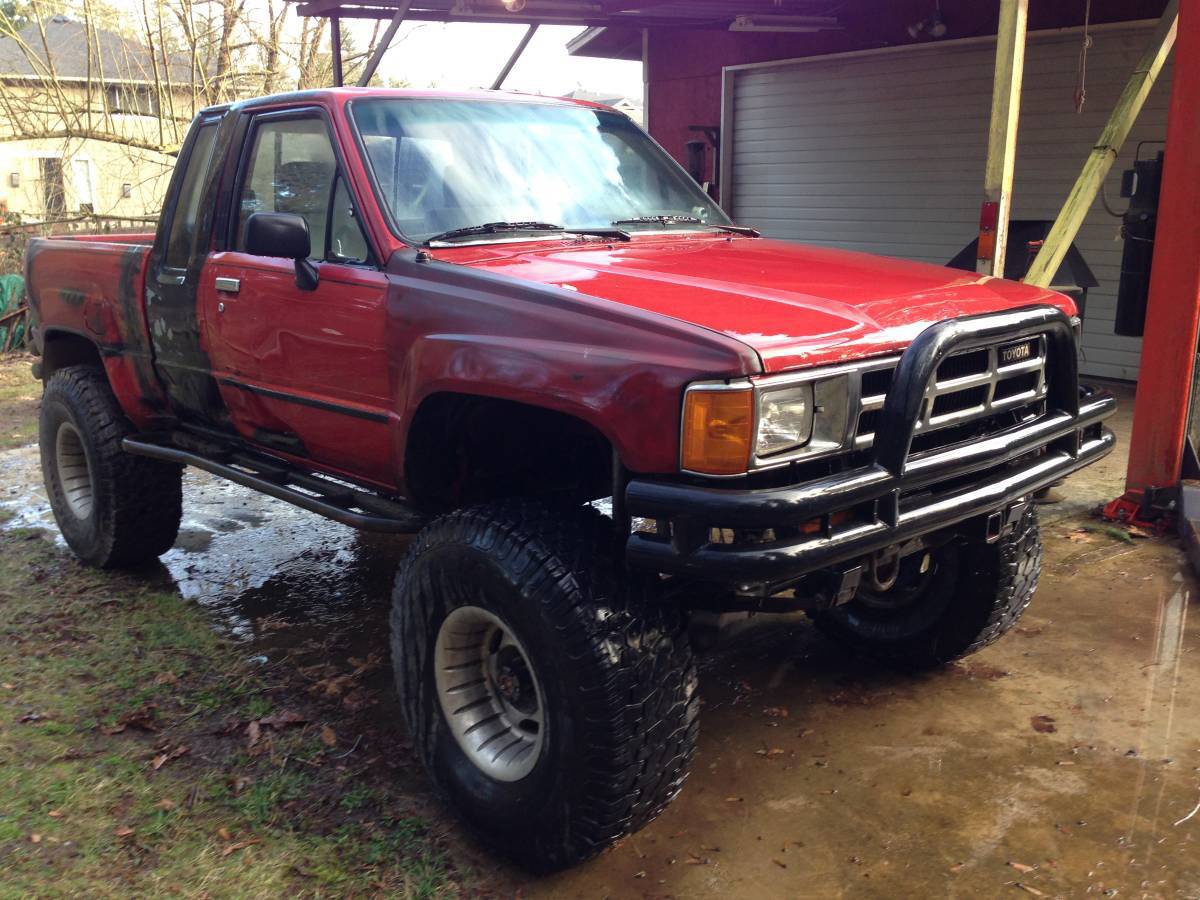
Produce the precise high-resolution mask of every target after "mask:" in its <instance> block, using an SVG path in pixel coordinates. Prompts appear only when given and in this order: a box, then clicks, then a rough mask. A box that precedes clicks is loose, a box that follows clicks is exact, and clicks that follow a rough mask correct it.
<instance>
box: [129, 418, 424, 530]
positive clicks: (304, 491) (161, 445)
mask: <svg viewBox="0 0 1200 900" xmlns="http://www.w3.org/2000/svg"><path fill="white" fill-rule="evenodd" d="M210 446H211V448H212V449H211V450H209V451H208V452H200V451H198V450H190V449H183V448H182V447H179V446H178V445H177V444H175V443H174V441H173V440H172V439H171V437H170V435H166V434H155V435H149V434H146V435H134V436H132V437H127V438H125V440H124V441H122V442H121V447H122V449H124V450H125V452H126V453H132V454H135V455H136V456H149V457H151V458H152V459H161V460H164V461H166V462H174V463H180V464H181V465H185V466H195V467H196V468H197V469H203V470H204V471H205V472H211V473H212V474H213V475H219V476H220V477H222V478H226V479H228V480H229V481H233V482H236V483H237V484H240V485H243V486H245V487H248V488H252V489H253V490H256V491H259V492H261V493H263V494H268V495H270V496H272V497H275V498H277V499H279V500H285V501H287V502H288V503H291V504H293V505H295V506H299V507H300V508H301V509H307V510H308V511H309V512H314V513H317V514H318V515H321V516H325V517H326V518H328V519H333V520H334V521H335V522H341V523H342V524H343V525H349V526H350V527H351V528H357V529H359V530H361V531H379V532H385V533H388V534H415V533H416V532H418V531H420V530H421V528H422V526H423V525H424V524H425V520H424V517H423V516H422V515H421V514H420V513H419V512H417V511H416V510H415V509H413V508H412V507H410V506H408V505H406V504H404V503H401V502H397V501H395V500H385V499H384V498H382V497H377V496H376V495H375V494H372V493H369V492H368V491H363V490H359V489H358V488H355V487H352V486H350V485H347V484H344V483H342V482H340V481H335V480H333V479H332V478H327V477H325V476H323V475H318V474H315V473H309V472H303V471H300V470H297V469H295V468H293V467H291V466H290V465H289V464H288V463H286V462H284V461H283V460H278V459H274V458H272V457H268V456H261V455H258V454H254V453H248V452H245V451H242V450H236V449H226V448H224V447H219V446H217V445H210ZM206 449H207V448H206Z"/></svg>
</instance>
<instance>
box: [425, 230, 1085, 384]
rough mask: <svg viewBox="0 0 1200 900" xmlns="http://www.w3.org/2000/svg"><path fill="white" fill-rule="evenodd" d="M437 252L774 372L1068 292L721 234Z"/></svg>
mask: <svg viewBox="0 0 1200 900" xmlns="http://www.w3.org/2000/svg"><path fill="white" fill-rule="evenodd" d="M437 256H438V258H439V259H443V260H445V261H447V262H454V263H458V264H462V265H470V266H473V267H477V268H481V269H487V270H489V271H492V272H495V273H497V274H503V275H508V276H511V277H513V278H520V279H523V280H525V281H533V282H537V283H539V284H547V285H554V286H557V287H562V288H566V289H568V290H576V291H579V292H580V293H582V294H588V295H590V296H593V297H600V298H603V299H605V300H611V301H615V302H618V303H624V304H626V305H628V306H633V307H637V308H639V309H644V310H649V311H651V312H655V313H659V314H660V315H664V316H670V317H671V318H674V319H680V320H682V321H685V322H691V323H694V324H696V325H700V326H702V327H704V328H708V329H711V330H713V331H719V332H722V333H724V334H727V335H729V336H731V337H733V338H736V339H737V340H740V341H743V342H744V343H746V344H748V345H749V346H751V347H752V348H754V350H755V351H756V352H757V353H758V354H759V356H761V357H762V361H763V367H764V369H765V370H766V371H768V372H777V371H781V370H784V369H791V368H795V367H797V366H806V365H815V364H821V363H830V362H838V361H841V360H845V359H860V358H863V357H866V356H872V355H876V354H880V353H891V352H895V351H897V350H901V349H903V348H904V347H906V346H908V344H909V343H911V342H912V340H913V338H914V337H916V335H917V334H918V333H919V332H920V331H921V330H922V329H924V328H925V327H926V326H928V325H931V324H933V323H934V322H939V321H942V320H944V319H952V318H957V317H959V316H967V315H973V314H976V313H986V312H996V311H1000V310H1006V309H1014V308H1016V307H1020V306H1029V305H1031V304H1036V303H1049V304H1053V305H1054V306H1058V307H1059V308H1061V309H1063V310H1064V311H1065V312H1067V313H1068V314H1074V312H1075V310H1074V307H1073V305H1072V303H1071V301H1070V299H1068V298H1067V297H1064V296H1063V295H1062V294H1058V293H1055V292H1053V291H1048V290H1045V289H1042V288H1035V287H1030V286H1029V285H1025V284H1019V283H1017V282H1014V281H1004V280H1002V279H998V278H988V277H985V276H980V275H975V274H974V273H971V272H963V271H960V270H957V269H947V268H944V267H942V266H934V265H928V264H925V263H914V262H905V261H903V260H898V259H892V258H890V257H885V256H871V255H868V254H866V253H851V252H849V251H845V250H832V249H827V248H823V247H813V246H805V245H800V244H791V243H787V242H784V241H774V240H766V239H761V238H759V239H755V238H741V237H733V238H726V237H723V236H717V237H713V236H709V235H707V234H705V235H703V236H689V237H680V236H671V237H635V238H634V239H633V241H631V242H629V243H617V244H611V245H610V244H605V243H598V242H596V241H586V242H585V241H571V242H562V243H554V244H547V243H545V242H539V243H521V244H503V245H495V244H493V245H487V246H479V247H464V248H461V249H451V250H440V251H437Z"/></svg>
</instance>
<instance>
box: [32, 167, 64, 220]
mask: <svg viewBox="0 0 1200 900" xmlns="http://www.w3.org/2000/svg"><path fill="white" fill-rule="evenodd" d="M38 164H39V166H40V168H41V173H40V174H41V176H42V210H43V211H44V213H45V216H46V218H47V219H51V220H52V219H56V218H59V217H61V216H62V215H63V213H65V212H66V211H67V198H66V185H65V184H64V179H63V161H62V160H61V159H60V158H58V157H57V156H43V157H42V158H41V159H39V160H38Z"/></svg>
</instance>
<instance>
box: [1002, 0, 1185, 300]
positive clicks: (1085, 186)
mask: <svg viewBox="0 0 1200 900" xmlns="http://www.w3.org/2000/svg"><path fill="white" fill-rule="evenodd" d="M1178 24H1179V0H1169V2H1168V3H1167V8H1166V9H1165V10H1163V15H1162V18H1161V19H1160V20H1159V22H1158V27H1157V28H1156V29H1155V30H1154V36H1153V37H1152V38H1151V39H1150V45H1149V46H1148V47H1147V48H1146V51H1145V53H1143V54H1142V58H1141V60H1139V61H1138V64H1137V67H1136V68H1135V69H1134V70H1133V74H1132V75H1131V76H1130V77H1129V82H1128V83H1127V84H1126V85H1125V90H1124V91H1123V92H1122V93H1121V97H1120V99H1119V100H1117V105H1116V106H1115V107H1114V108H1113V111H1112V115H1111V116H1109V117H1108V124H1106V125H1105V126H1104V131H1102V132H1101V133H1100V139H1099V140H1098V141H1096V146H1095V147H1093V148H1092V152H1091V155H1090V156H1088V159H1087V162H1085V163H1084V164H1083V171H1082V172H1080V173H1079V178H1078V179H1076V181H1075V186H1074V187H1073V188H1071V193H1070V194H1068V195H1067V200H1066V202H1065V203H1064V204H1063V207H1062V209H1061V210H1059V213H1058V218H1057V219H1055V220H1054V225H1053V227H1052V228H1051V229H1050V233H1049V234H1048V235H1047V236H1046V242H1045V243H1044V244H1043V245H1042V249H1041V250H1040V251H1039V252H1038V255H1037V258H1036V259H1035V260H1034V261H1033V265H1032V266H1030V267H1029V273H1028V274H1027V275H1026V276H1025V280H1026V281H1027V282H1028V283H1029V284H1036V285H1038V286H1040V287H1049V285H1050V280H1051V279H1052V278H1053V277H1054V275H1055V273H1057V272H1058V267H1059V266H1060V265H1062V261H1063V257H1064V256H1066V255H1067V250H1068V249H1070V247H1071V242H1072V241H1074V240H1075V236H1076V235H1077V234H1078V233H1079V227H1080V226H1081V225H1082V224H1083V220H1084V219H1085V218H1086V217H1087V214H1088V210H1090V209H1091V208H1092V203H1093V202H1094V201H1095V199H1096V195H1097V194H1098V193H1099V192H1100V186H1101V185H1102V184H1103V183H1104V179H1105V177H1107V175H1108V171H1109V169H1111V168H1112V165H1113V163H1114V162H1115V161H1116V159H1117V154H1118V153H1119V152H1120V150H1121V145H1122V144H1124V143H1125V139H1126V138H1127V137H1129V131H1130V129H1132V128H1133V123H1134V122H1135V121H1137V117H1138V113H1140V112H1141V111H1142V105H1143V104H1144V103H1145V102H1146V97H1147V96H1148V95H1149V93H1150V89H1151V88H1152V87H1154V81H1155V79H1157V78H1158V74H1159V73H1160V72H1161V71H1162V69H1163V66H1164V65H1165V64H1166V61H1167V58H1168V57H1169V56H1170V55H1171V48H1172V47H1173V46H1174V45H1175V31H1176V28H1177V26H1178ZM1191 27H1193V28H1194V27H1195V23H1192V26H1191Z"/></svg>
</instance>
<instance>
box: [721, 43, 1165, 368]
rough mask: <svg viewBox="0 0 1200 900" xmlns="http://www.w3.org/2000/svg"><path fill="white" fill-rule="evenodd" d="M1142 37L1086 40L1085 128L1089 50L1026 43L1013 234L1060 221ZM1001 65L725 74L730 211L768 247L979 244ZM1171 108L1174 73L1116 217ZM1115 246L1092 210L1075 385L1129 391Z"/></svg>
mask: <svg viewBox="0 0 1200 900" xmlns="http://www.w3.org/2000/svg"><path fill="white" fill-rule="evenodd" d="M1149 36H1150V31H1149V29H1148V28H1145V27H1128V26H1126V27H1122V28H1115V29H1114V28H1102V29H1099V30H1095V31H1093V35H1092V39H1093V42H1094V44H1093V47H1092V49H1091V51H1090V52H1089V55H1088V63H1087V80H1086V83H1085V86H1086V91H1087V94H1086V98H1087V99H1086V103H1085V105H1084V109H1083V112H1082V113H1076V111H1075V107H1074V101H1073V95H1074V93H1075V89H1076V79H1077V72H1078V67H1079V65H1078V64H1079V51H1080V45H1081V43H1082V34H1081V33H1080V32H1079V31H1076V30H1072V31H1067V32H1054V33H1035V34H1031V35H1030V36H1029V44H1028V50H1027V55H1026V61H1025V80H1024V88H1023V91H1022V97H1021V121H1020V131H1019V140H1018V148H1017V162H1016V181H1015V185H1014V191H1013V218H1018V219H1053V218H1054V217H1055V215H1056V214H1057V212H1058V210H1059V207H1060V206H1061V204H1062V201H1063V199H1064V198H1065V197H1066V195H1067V192H1068V191H1069V190H1070V187H1071V185H1072V184H1073V183H1074V180H1075V178H1076V176H1077V175H1078V173H1079V169H1080V167H1081V166H1082V165H1083V161H1084V159H1085V158H1086V157H1087V154H1088V152H1089V151H1090V150H1091V148H1092V146H1093V144H1094V142H1095V140H1096V138H1097V137H1098V136H1099V134H1100V131H1101V129H1102V128H1103V126H1104V122H1105V121H1106V119H1107V118H1108V114H1109V112H1110V111H1111V110H1112V108H1113V105H1114V104H1115V103H1116V100H1117V97H1118V96H1119V94H1120V93H1121V90H1122V88H1123V87H1124V85H1125V82H1126V80H1127V79H1128V77H1129V75H1130V73H1131V72H1132V71H1133V67H1134V64H1135V63H1136V61H1137V60H1138V58H1139V56H1140V55H1141V53H1142V51H1143V49H1144V48H1145V45H1146V41H1147V39H1148V38H1149ZM994 64H995V45H994V42H977V41H970V42H968V41H963V42H959V43H957V44H956V43H953V42H951V43H946V44H937V45H928V44H927V45H918V46H915V47H913V48H905V49H903V50H896V51H875V52H866V53H858V54H846V55H841V56H836V57H812V58H809V59H805V60H798V61H792V62H786V63H770V64H765V65H755V66H746V67H733V68H730V69H727V70H726V72H725V112H724V120H725V121H724V125H725V127H724V129H723V130H724V144H725V164H724V166H723V168H724V176H725V177H724V184H725V189H724V190H725V205H726V208H727V209H729V210H730V212H731V213H732V215H733V216H734V218H735V219H736V220H737V221H738V222H741V223H744V224H748V225H754V226H756V227H758V228H760V229H761V230H762V231H763V232H764V233H765V234H767V235H770V236H772V237H779V238H785V239H790V240H797V241H805V242H810V243H816V244H826V245H831V246H836V247H844V248H847V249H853V250H864V251H867V252H870V253H882V254H887V255H891V256H901V257H906V258H909V259H918V260H923V261H926V262H932V263H938V264H942V265H944V264H945V263H946V262H948V261H949V260H950V259H951V258H952V257H953V256H954V255H955V254H957V253H958V251H959V250H961V249H962V248H963V246H964V245H965V244H967V243H968V242H969V241H970V240H971V239H972V238H973V237H974V235H975V233H976V232H977V230H978V223H979V204H980V200H981V198H982V192H983V168H984V161H985V156H986V153H987V131H988V118H989V113H990V108H991V92H992V72H993V67H994ZM1169 94H1170V72H1169V71H1168V72H1166V73H1164V75H1163V77H1162V78H1160V80H1159V83H1158V84H1157V85H1156V86H1155V88H1154V90H1153V92H1152V93H1151V95H1150V98H1149V100H1148V101H1147V103H1146V106H1145V108H1144V109H1143V110H1142V114H1141V116H1140V117H1139V119H1138V122H1137V124H1136V125H1135V126H1134V129H1133V132H1132V134H1131V135H1130V138H1129V142H1128V143H1127V144H1126V146H1125V149H1124V150H1123V152H1122V154H1121V157H1120V159H1118V160H1117V162H1116V164H1115V166H1114V167H1113V170H1112V173H1111V175H1110V177H1109V179H1108V185H1107V192H1108V196H1109V198H1110V202H1111V205H1112V206H1113V207H1114V208H1115V209H1116V210H1117V211H1118V212H1119V211H1121V210H1122V209H1124V207H1125V204H1126V201H1124V200H1122V199H1121V198H1120V196H1119V194H1120V181H1121V172H1122V171H1123V170H1124V169H1126V168H1130V167H1132V162H1133V158H1134V153H1135V150H1136V149H1137V146H1138V144H1139V142H1143V141H1158V142H1161V141H1162V140H1163V139H1164V137H1165V135H1166V121H1167V104H1168V100H1169ZM1161 149H1162V144H1161V143H1157V144H1147V145H1146V146H1145V147H1143V148H1142V153H1143V155H1149V154H1153V153H1156V152H1158V151H1159V150H1161ZM1119 232H1120V220H1119V219H1117V218H1114V217H1112V216H1110V215H1109V214H1107V213H1106V212H1105V210H1104V207H1103V205H1102V203H1101V201H1100V200H1099V199H1097V201H1096V203H1095V205H1094V207H1093V209H1092V211H1091V213H1090V214H1089V215H1088V218H1087V221H1086V223H1085V224H1084V226H1083V228H1082V230H1081V231H1080V234H1079V237H1078V238H1077V240H1076V244H1077V246H1078V247H1079V249H1080V250H1081V251H1082V253H1083V255H1084V257H1085V258H1086V260H1087V262H1088V264H1089V265H1090V266H1091V268H1092V271H1093V272H1094V273H1095V275H1096V278H1097V280H1099V282H1100V287H1098V288H1093V289H1092V290H1091V292H1090V293H1089V295H1088V305H1087V315H1086V317H1085V323H1084V342H1083V350H1084V358H1083V359H1082V360H1081V370H1082V371H1083V372H1084V373H1085V374H1089V375H1093V376H1100V377H1109V378H1121V379H1129V380H1133V379H1136V378H1137V370H1138V358H1139V354H1140V351H1141V341H1140V340H1139V339H1135V338H1124V337H1118V336H1117V335H1114V334H1113V314H1114V310H1115V305H1116V293H1117V282H1118V280H1119V276H1120V266H1121V252H1122V248H1123V244H1122V242H1121V240H1120V237H1119Z"/></svg>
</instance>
